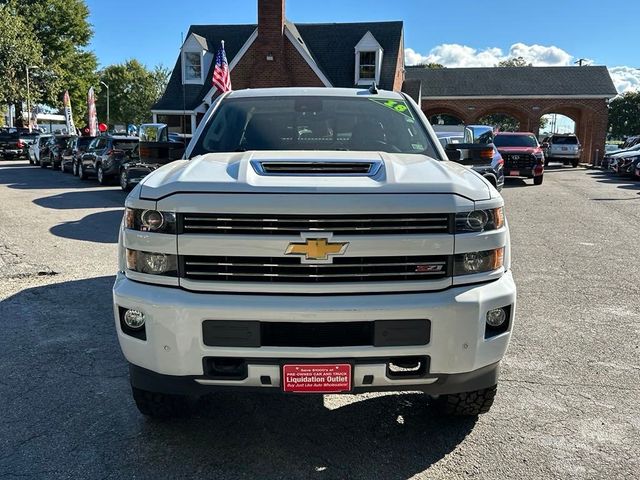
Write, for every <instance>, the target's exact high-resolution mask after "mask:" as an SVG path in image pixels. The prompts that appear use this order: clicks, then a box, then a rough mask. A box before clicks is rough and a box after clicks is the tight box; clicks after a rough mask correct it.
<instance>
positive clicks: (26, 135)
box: [18, 129, 40, 160]
mask: <svg viewBox="0 0 640 480" xmlns="http://www.w3.org/2000/svg"><path fill="white" fill-rule="evenodd" d="M18 135H19V137H20V141H21V142H22V154H21V155H20V156H21V157H22V158H25V159H27V160H29V159H30V158H29V149H30V148H31V145H33V143H34V142H35V141H36V140H37V139H38V136H39V135H40V132H39V131H37V130H34V131H31V132H30V131H29V130H27V129H22V130H20V131H19V132H18Z"/></svg>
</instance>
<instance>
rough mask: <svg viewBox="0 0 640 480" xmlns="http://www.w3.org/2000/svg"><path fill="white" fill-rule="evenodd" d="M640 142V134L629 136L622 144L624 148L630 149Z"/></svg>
mask: <svg viewBox="0 0 640 480" xmlns="http://www.w3.org/2000/svg"><path fill="white" fill-rule="evenodd" d="M638 144H640V135H634V136H632V137H627V139H626V140H625V142H624V143H623V144H622V147H621V148H622V149H623V150H624V149H628V148H631V147H633V146H635V145H638Z"/></svg>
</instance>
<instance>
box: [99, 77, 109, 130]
mask: <svg viewBox="0 0 640 480" xmlns="http://www.w3.org/2000/svg"><path fill="white" fill-rule="evenodd" d="M100 83H101V84H102V85H104V86H105V87H107V127H108V126H109V125H110V124H111V121H110V118H109V85H107V84H106V83H104V82H103V81H101V82H100Z"/></svg>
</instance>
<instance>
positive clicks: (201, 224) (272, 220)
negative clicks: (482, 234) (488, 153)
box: [178, 213, 453, 236]
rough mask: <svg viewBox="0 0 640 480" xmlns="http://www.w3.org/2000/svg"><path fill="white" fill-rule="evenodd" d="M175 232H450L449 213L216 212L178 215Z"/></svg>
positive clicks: (291, 233)
mask: <svg viewBox="0 0 640 480" xmlns="http://www.w3.org/2000/svg"><path fill="white" fill-rule="evenodd" d="M178 219H179V229H178V231H179V233H191V234H217V235H224V234H236V235H240V234H250V235H295V236H298V235H299V234H300V232H305V231H312V232H339V233H341V234H352V235H374V234H388V235H402V234H405V235H407V234H420V233H423V234H437V233H452V225H453V222H452V216H451V215H449V214H441V213H440V214H405V215H402V214H398V215H389V214H380V215H375V216H374V215H373V214H371V215H311V216H301V215H278V216H273V215H268V216H264V217H263V216H260V215H246V214H238V215H220V214H206V213H203V214H192V213H189V214H180V215H179V216H178Z"/></svg>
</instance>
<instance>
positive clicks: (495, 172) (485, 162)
mask: <svg viewBox="0 0 640 480" xmlns="http://www.w3.org/2000/svg"><path fill="white" fill-rule="evenodd" d="M436 136H437V137H438V141H439V142H440V144H441V145H442V146H443V147H444V148H445V150H446V149H450V148H451V147H452V146H455V145H461V144H465V143H469V144H484V145H487V148H491V152H489V153H488V154H487V155H486V158H484V157H483V155H482V154H480V155H478V156H476V158H475V159H472V160H471V163H472V164H471V165H467V166H468V167H470V168H471V169H473V170H474V171H476V172H478V173H479V174H480V175H482V176H483V177H484V178H486V179H487V180H488V181H489V183H491V185H493V186H494V187H495V188H496V189H497V190H498V191H501V190H502V188H503V187H504V160H503V159H502V155H500V152H499V151H498V149H497V148H496V147H495V146H494V145H493V127H490V126H488V125H469V126H467V127H465V129H464V132H444V131H436ZM463 163H464V162H463Z"/></svg>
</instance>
